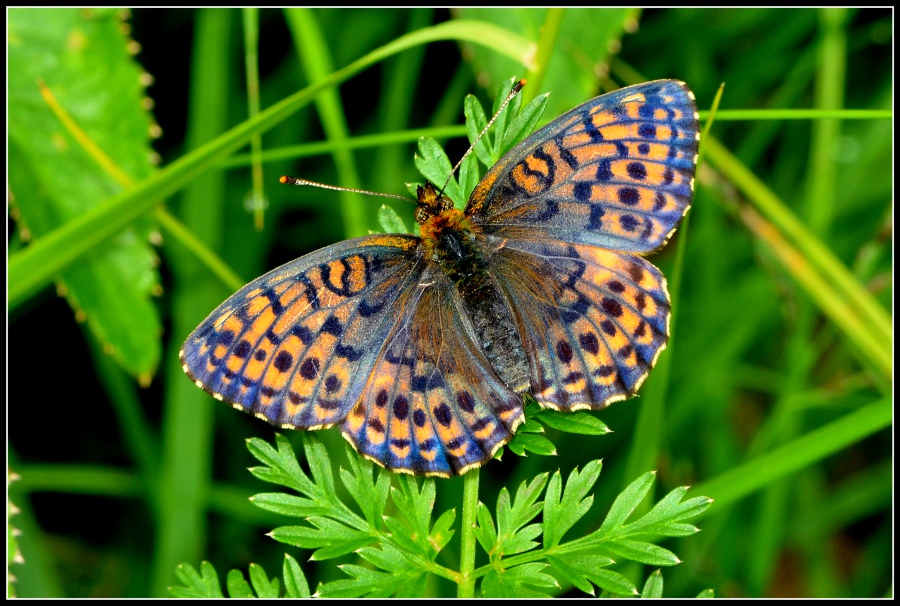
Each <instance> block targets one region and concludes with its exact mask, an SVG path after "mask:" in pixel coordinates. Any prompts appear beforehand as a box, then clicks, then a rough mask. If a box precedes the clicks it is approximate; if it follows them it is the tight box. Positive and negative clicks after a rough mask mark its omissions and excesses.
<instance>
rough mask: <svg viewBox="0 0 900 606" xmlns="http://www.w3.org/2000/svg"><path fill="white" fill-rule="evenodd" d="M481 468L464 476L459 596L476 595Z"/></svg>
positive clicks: (457, 592)
mask: <svg viewBox="0 0 900 606" xmlns="http://www.w3.org/2000/svg"><path fill="white" fill-rule="evenodd" d="M480 474H481V470H480V469H473V470H471V471H470V472H469V473H467V474H466V475H464V476H463V509H462V532H461V535H460V539H461V541H462V552H461V554H460V563H459V573H460V582H459V587H458V589H457V590H456V596H457V597H459V598H472V597H475V576H474V575H473V574H472V571H473V570H475V510H476V509H477V508H478V480H479V477H480Z"/></svg>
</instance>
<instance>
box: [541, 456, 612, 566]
mask: <svg viewBox="0 0 900 606" xmlns="http://www.w3.org/2000/svg"><path fill="white" fill-rule="evenodd" d="M602 468H603V465H602V463H601V462H600V461H591V462H589V463H588V464H587V465H585V466H584V470H583V471H581V472H579V471H578V470H577V469H574V470H572V473H571V474H569V479H568V481H567V482H566V487H565V490H564V491H563V493H562V497H560V496H559V484H560V482H561V480H560V479H559V472H558V471H557V472H556V473H555V474H553V475H554V477H553V478H551V480H550V485H551V486H552V491H551V487H550V486H548V487H547V494H546V496H545V497H544V549H549V548H551V547H555V546H556V545H558V544H559V542H560V541H561V540H562V538H563V535H565V533H566V532H567V531H568V530H569V529H570V528H572V526H574V525H575V523H576V522H577V521H578V520H580V519H581V518H582V516H584V514H586V513H587V512H588V510H589V509H590V508H591V505H593V503H594V497H593V496H587V493H588V491H590V490H591V489H592V488H593V487H594V484H595V483H596V482H597V478H598V477H600V471H601V469H602Z"/></svg>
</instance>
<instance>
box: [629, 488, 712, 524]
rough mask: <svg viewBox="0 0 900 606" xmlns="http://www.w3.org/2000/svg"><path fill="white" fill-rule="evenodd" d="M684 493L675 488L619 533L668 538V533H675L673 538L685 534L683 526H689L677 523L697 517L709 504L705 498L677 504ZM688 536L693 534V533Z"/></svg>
mask: <svg viewBox="0 0 900 606" xmlns="http://www.w3.org/2000/svg"><path fill="white" fill-rule="evenodd" d="M686 492H687V488H686V487H681V488H676V489H675V490H673V491H672V492H670V493H669V494H667V495H666V496H665V497H664V498H663V499H662V500H661V501H660V502H659V503H657V504H656V505H655V506H654V507H653V508H652V509H651V510H650V511H649V512H647V514H646V515H644V516H642V517H641V518H640V519H638V520H635V521H634V522H632V523H631V524H628V525H627V526H626V527H624V528H623V529H622V530H621V532H623V533H627V534H638V533H659V534H663V535H666V536H669V534H668V533H670V532H675V533H676V535H675V536H678V535H681V534H682V533H684V532H686V531H687V530H688V529H687V528H685V526H689V525H685V524H679V522H680V521H681V520H685V519H688V518H691V517H694V516H697V515H699V514H700V513H702V512H703V511H705V510H706V509H707V508H708V507H709V505H710V503H711V501H710V500H709V498H707V497H695V498H693V499H689V500H687V501H684V502H683V503H679V500H680V499H681V498H682V497H683V496H684V495H685V493H686ZM691 528H693V527H691ZM690 534H693V532H691V533H690ZM623 536H624V535H623Z"/></svg>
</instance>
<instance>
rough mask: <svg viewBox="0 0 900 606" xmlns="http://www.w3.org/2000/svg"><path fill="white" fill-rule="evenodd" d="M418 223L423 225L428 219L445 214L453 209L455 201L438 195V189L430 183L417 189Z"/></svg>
mask: <svg viewBox="0 0 900 606" xmlns="http://www.w3.org/2000/svg"><path fill="white" fill-rule="evenodd" d="M416 197H417V198H418V201H417V202H416V223H418V224H419V225H423V224H424V223H425V222H426V221H428V219H430V218H432V217H436V216H438V215H440V214H441V213H443V212H446V211H448V210H452V209H453V200H451V199H450V198H448V197H447V196H445V195H443V194H438V191H437V189H435V187H434V185H432V184H431V183H430V182H426V183H425V185H424V186H422V185H420V186H419V187H418V188H417V189H416Z"/></svg>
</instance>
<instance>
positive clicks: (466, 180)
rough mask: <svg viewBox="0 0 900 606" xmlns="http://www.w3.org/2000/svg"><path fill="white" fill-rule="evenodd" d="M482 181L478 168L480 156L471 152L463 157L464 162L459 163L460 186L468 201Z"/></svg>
mask: <svg viewBox="0 0 900 606" xmlns="http://www.w3.org/2000/svg"><path fill="white" fill-rule="evenodd" d="M479 181H481V174H480V173H479V170H478V156H476V155H475V154H474V153H470V154H469V155H468V156H466V157H465V158H463V161H462V164H460V165H459V188H460V189H461V190H462V194H463V198H464V199H465V200H466V201H468V200H469V198H470V197H471V195H472V192H473V191H475V187H476V186H477V185H478V182H479Z"/></svg>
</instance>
